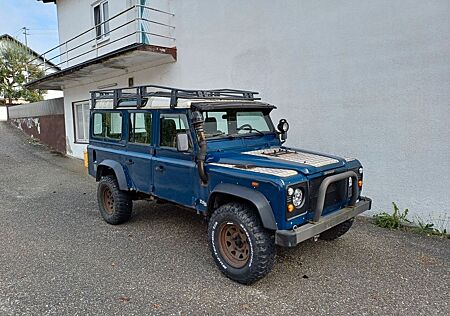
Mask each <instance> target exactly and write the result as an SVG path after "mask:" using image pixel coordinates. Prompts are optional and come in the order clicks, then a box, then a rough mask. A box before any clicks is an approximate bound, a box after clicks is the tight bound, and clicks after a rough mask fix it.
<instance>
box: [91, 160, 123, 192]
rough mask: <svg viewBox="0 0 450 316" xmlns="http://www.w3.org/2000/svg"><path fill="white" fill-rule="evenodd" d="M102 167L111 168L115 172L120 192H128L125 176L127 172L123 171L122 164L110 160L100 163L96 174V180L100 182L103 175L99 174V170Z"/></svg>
mask: <svg viewBox="0 0 450 316" xmlns="http://www.w3.org/2000/svg"><path fill="white" fill-rule="evenodd" d="M102 166H104V167H108V168H111V169H112V170H113V171H114V173H115V174H116V179H117V183H118V184H119V189H120V190H123V191H128V183H127V178H126V176H125V171H124V170H123V167H122V165H121V164H120V163H118V162H117V161H114V160H109V159H106V160H103V161H102V162H101V163H99V164H98V166H97V169H96V173H95V178H96V179H97V181H99V180H100V176H101V174H99V173H98V169H99V168H100V167H102Z"/></svg>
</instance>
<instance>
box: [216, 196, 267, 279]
mask: <svg viewBox="0 0 450 316" xmlns="http://www.w3.org/2000/svg"><path fill="white" fill-rule="evenodd" d="M208 237H209V238H208V241H209V247H210V250H211V253H212V256H213V258H214V261H215V262H216V264H217V266H218V267H219V269H220V271H221V272H222V273H223V274H225V275H226V276H227V277H228V278H230V279H232V280H234V281H237V282H239V283H243V284H251V283H253V282H256V281H257V280H259V279H261V278H263V277H264V276H266V275H267V274H268V273H269V272H270V271H271V270H272V267H273V264H274V261H275V237H274V233H273V232H272V231H270V230H267V229H265V228H264V227H263V226H262V223H261V220H260V218H259V216H258V215H257V214H256V213H255V212H254V211H253V210H252V209H251V208H249V207H248V206H246V205H244V204H241V203H228V204H224V205H222V206H221V207H219V208H218V209H217V210H216V211H215V212H214V213H213V214H212V216H211V219H210V221H209V224H208Z"/></svg>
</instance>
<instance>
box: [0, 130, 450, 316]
mask: <svg viewBox="0 0 450 316" xmlns="http://www.w3.org/2000/svg"><path fill="white" fill-rule="evenodd" d="M0 199H1V200H0V315H149V314H171V315H178V314H180V315H203V314H208V315H222V314H223V315H236V314H237V315H287V314H290V315H449V314H450V306H449V304H450V293H449V286H450V263H449V259H450V241H449V240H445V239H438V238H430V237H424V236H421V235H418V234H412V233H403V232H398V231H389V230H385V229H381V228H378V227H376V226H374V225H372V224H370V223H369V222H368V221H367V220H362V219H359V220H357V221H356V224H355V225H354V228H352V230H351V231H350V232H349V233H348V234H347V235H345V236H343V237H342V238H341V239H339V240H337V241H334V242H322V241H318V242H312V241H311V242H306V243H304V244H302V245H300V246H298V247H297V248H294V249H278V250H279V251H278V253H279V255H278V257H277V262H276V265H275V268H274V270H273V271H272V273H270V274H269V275H268V276H267V277H266V278H265V279H264V280H262V281H260V282H258V283H256V284H255V285H253V286H242V285H239V284H237V283H234V282H232V281H230V280H228V279H227V278H225V277H223V276H222V275H221V274H220V273H219V271H218V270H217V269H216V267H215V265H214V262H213V260H212V258H211V255H210V253H209V250H208V247H207V238H206V226H205V224H203V223H202V220H201V218H200V217H199V216H197V215H195V214H193V213H191V212H189V211H186V210H184V209H181V208H178V207H175V206H172V205H154V204H151V203H149V202H137V203H135V211H134V216H133V218H132V220H131V221H130V222H129V223H126V224H124V225H121V226H110V225H108V224H106V223H105V222H104V221H103V220H102V219H101V217H100V215H99V212H98V210H97V201H96V183H95V181H94V179H92V178H90V177H89V176H88V175H86V173H85V170H84V168H83V167H82V163H81V162H80V161H78V160H74V159H69V158H64V157H61V156H59V155H56V154H52V153H51V152H49V151H48V150H47V149H46V148H44V147H42V146H39V145H33V144H30V143H29V140H28V138H26V137H25V136H23V135H22V134H21V132H20V131H18V130H16V129H14V128H12V127H11V126H9V125H8V124H7V123H0Z"/></svg>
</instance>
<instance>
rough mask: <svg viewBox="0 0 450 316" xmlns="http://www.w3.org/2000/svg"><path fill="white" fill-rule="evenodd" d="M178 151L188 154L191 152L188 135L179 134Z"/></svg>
mask: <svg viewBox="0 0 450 316" xmlns="http://www.w3.org/2000/svg"><path fill="white" fill-rule="evenodd" d="M177 150H178V151H180V152H186V151H188V150H189V136H188V134H186V133H180V134H177Z"/></svg>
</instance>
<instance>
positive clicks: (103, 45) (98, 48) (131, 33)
mask: <svg viewBox="0 0 450 316" xmlns="http://www.w3.org/2000/svg"><path fill="white" fill-rule="evenodd" d="M141 3H144V4H136V5H133V6H131V7H129V8H127V9H126V10H124V11H121V12H120V13H118V14H116V15H114V16H112V17H111V18H109V19H107V20H105V21H103V22H102V23H99V24H97V25H95V26H93V27H91V28H90V29H88V30H85V31H84V32H82V33H80V34H78V35H76V36H74V37H72V38H70V39H69V40H67V41H65V42H64V43H61V44H59V45H58V46H56V47H53V48H52V49H50V50H48V51H46V52H45V53H43V54H42V55H40V56H39V57H36V58H35V59H33V60H32V61H31V62H34V63H36V62H37V61H39V60H40V61H41V62H40V63H39V66H41V67H42V68H43V69H45V70H47V69H48V68H49V66H48V63H47V62H48V61H51V62H52V63H53V64H55V65H57V66H59V67H60V68H67V67H70V66H74V65H77V64H80V63H82V62H84V61H87V60H90V59H92V58H95V57H99V56H102V55H104V54H106V53H109V52H112V51H114V50H117V49H120V48H123V47H126V46H129V45H132V44H149V45H155V46H162V47H174V46H175V38H174V37H173V33H174V30H175V26H173V25H172V18H173V17H174V16H175V15H174V14H173V13H171V12H168V11H165V10H161V9H159V8H154V7H150V6H147V5H145V1H142V2H141ZM39 58H40V59H39Z"/></svg>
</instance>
